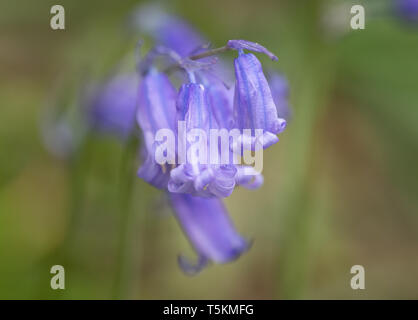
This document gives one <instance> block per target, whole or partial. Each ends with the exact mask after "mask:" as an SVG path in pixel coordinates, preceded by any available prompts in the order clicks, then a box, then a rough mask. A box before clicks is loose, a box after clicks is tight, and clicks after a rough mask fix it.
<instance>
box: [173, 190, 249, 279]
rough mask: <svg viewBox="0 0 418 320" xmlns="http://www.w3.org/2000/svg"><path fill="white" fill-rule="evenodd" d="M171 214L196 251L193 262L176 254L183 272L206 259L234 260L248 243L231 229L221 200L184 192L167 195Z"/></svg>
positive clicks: (200, 265) (196, 267)
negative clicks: (171, 210) (195, 257)
mask: <svg viewBox="0 0 418 320" xmlns="http://www.w3.org/2000/svg"><path fill="white" fill-rule="evenodd" d="M169 197H170V200H171V205H172V207H173V209H174V213H175V216H176V218H177V220H178V222H179V224H180V226H181V228H182V229H183V231H184V232H185V233H186V235H187V237H188V238H189V241H190V242H191V244H192V246H193V248H194V249H195V250H196V252H197V254H198V261H197V263H196V264H191V263H190V262H189V261H188V260H187V259H186V258H184V257H183V256H180V257H179V264H180V267H181V268H182V269H183V271H184V272H186V273H189V274H195V273H197V272H199V271H200V270H201V269H202V268H204V267H205V266H206V265H207V264H208V263H209V262H211V261H213V262H216V263H226V262H230V261H232V260H234V259H237V258H238V257H239V256H240V255H241V254H242V253H243V252H245V251H247V250H248V248H249V242H248V241H247V240H245V239H244V238H243V237H241V236H240V235H239V234H238V233H237V231H236V230H235V228H234V226H233V224H232V221H231V220H230V219H229V216H228V213H227V211H226V209H225V207H224V205H223V204H222V201H221V200H219V199H216V198H211V199H205V198H201V197H194V196H192V195H188V194H175V193H170V194H169Z"/></svg>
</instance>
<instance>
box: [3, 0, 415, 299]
mask: <svg viewBox="0 0 418 320" xmlns="http://www.w3.org/2000/svg"><path fill="white" fill-rule="evenodd" d="M335 3H336V2H335V1H325V0H324V1H316V0H315V1H314V0H309V1H308V0H305V1H290V0H288V1H235V0H234V1H218V0H216V1H207V2H199V3H197V2H195V1H191V0H190V1H178V2H175V3H172V4H171V8H172V10H173V13H176V14H179V15H181V16H182V17H184V18H185V19H187V20H189V21H190V22H191V23H192V24H194V25H195V26H196V27H197V28H198V29H199V30H200V31H201V32H202V33H203V34H205V35H206V36H207V38H208V39H211V40H212V42H213V43H214V44H215V45H218V44H219V45H222V44H224V43H225V41H226V40H227V39H234V38H235V39H236V38H244V39H249V40H254V41H257V42H259V43H261V44H265V45H266V46H267V47H268V48H269V49H271V50H272V51H273V52H275V53H276V54H277V55H278V56H279V62H278V63H277V64H273V63H272V62H270V61H268V60H267V59H266V58H264V57H262V58H261V59H262V62H263V64H264V65H265V66H267V67H271V68H277V69H278V70H280V71H282V72H284V74H285V75H286V76H287V77H288V79H289V81H290V88H291V97H290V99H291V105H292V106H293V111H294V117H293V120H292V121H291V123H290V125H289V126H288V129H287V130H286V132H285V133H284V134H283V135H281V141H280V142H279V143H278V145H276V146H275V147H274V148H271V149H269V150H267V151H266V152H265V154H264V160H265V162H264V174H265V185H264V186H263V188H262V189H260V190H257V191H248V190H242V189H239V190H236V191H235V192H234V194H233V195H232V196H231V197H230V198H228V199H227V200H226V204H227V207H228V209H229V210H230V212H231V215H232V218H233V220H234V221H235V222H236V226H237V228H238V230H240V232H241V233H242V234H244V235H245V236H247V237H249V238H252V239H254V240H255V242H254V245H253V247H252V249H251V250H250V251H249V252H248V253H247V254H245V255H243V256H242V257H241V258H240V259H239V260H238V261H236V262H234V263H231V264H228V265H224V266H212V267H210V268H208V269H207V270H204V271H203V272H202V274H200V275H199V276H197V277H192V278H190V277H187V276H185V275H183V274H182V273H181V271H180V270H179V268H178V267H177V265H176V256H177V254H178V253H180V252H182V253H183V252H184V253H186V254H188V255H192V254H193V251H192V250H191V248H190V246H189V244H188V243H187V240H186V239H185V237H184V235H183V234H182V232H181V230H180V228H179V227H178V225H177V224H176V222H175V220H174V219H173V217H172V216H171V213H170V209H169V208H168V207H167V206H166V201H165V199H164V195H163V194H162V193H160V192H158V191H157V190H155V189H153V188H152V187H150V186H148V185H146V184H145V183H144V182H142V181H141V180H139V179H137V178H136V177H135V172H136V167H137V166H138V165H139V164H138V163H132V153H131V151H129V150H130V149H129V148H130V147H129V144H127V145H123V146H121V145H120V144H119V143H118V142H117V141H115V140H112V139H103V138H101V137H97V136H89V137H88V139H87V140H86V141H85V142H84V144H83V146H82V147H81V148H80V149H79V151H78V152H77V153H76V154H75V155H74V156H73V157H72V159H67V160H64V159H57V158H55V157H53V156H52V155H50V154H48V152H47V151H46V150H45V149H44V147H43V146H42V142H41V139H40V133H39V132H40V118H41V116H42V112H43V110H44V108H45V105H46V104H47V103H48V102H49V101H50V99H56V98H57V96H59V97H60V99H59V101H60V103H59V105H57V108H61V107H65V106H67V105H69V104H71V103H75V102H74V101H76V100H77V99H76V98H74V97H75V96H76V95H77V92H78V90H79V89H80V88H79V87H80V86H81V85H82V83H83V81H84V80H85V78H86V77H87V78H96V77H97V78H100V77H103V76H104V75H106V74H108V73H109V72H110V71H111V70H112V68H115V65H116V64H117V63H118V62H119V61H120V60H121V59H128V60H129V61H131V60H132V63H133V62H134V61H133V51H134V48H135V43H136V40H137V35H136V34H133V33H130V32H127V30H126V24H125V21H126V17H127V15H128V13H129V12H130V11H131V10H132V9H133V8H134V7H135V6H136V4H137V2H136V1H124V2H117V3H116V2H114V1H98V0H94V1H89V2H83V1H72V2H65V3H64V7H65V9H66V30H65V31H52V30H51V29H50V27H49V19H50V13H49V10H50V7H51V6H52V5H53V4H55V2H53V1H46V0H42V1H36V2H35V1H29V0H19V1H10V0H6V1H2V2H1V3H0V26H1V28H0V48H1V50H0V75H1V76H0V103H1V109H0V111H1V112H0V150H1V151H0V152H1V156H0V261H1V263H0V298H29V299H45V298H54V299H66V298H73V299H85V298H86V299H87V298H90V299H101V298H131V299H143V298H145V299H153V298H160V299H167V298H168V299H187V298H193V299H195V298H202V299H205V298H213V299H227V298H229V299H236V298H237V299H238V298H243V299H263V298H308V299H309V298H319V299H322V298H348V299H353V298H417V297H418V285H417V284H418V274H417V270H418V254H417V252H418V232H417V230H418V229H417V227H418V217H417V213H418V201H417V193H418V183H417V180H418V179H417V177H418V165H417V163H418V162H417V159H418V78H417V77H418V60H417V57H418V41H417V40H418V26H416V27H415V28H414V27H413V26H407V25H404V24H402V23H401V22H400V21H398V20H396V19H395V18H394V17H392V16H390V15H387V14H382V15H381V16H379V15H376V14H375V15H373V17H372V18H370V19H369V18H368V16H367V7H366V29H365V30H359V31H350V30H349V31H348V33H346V34H341V35H339V36H335V35H333V36H329V34H330V33H329V32H328V31H329V29H330V28H334V27H335V26H333V25H332V24H330V22H329V21H327V20H326V19H324V17H323V13H324V11H325V9H326V8H327V7H328V6H330V5H332V4H335ZM228 55H229V54H228ZM228 55H227V56H228ZM126 57H128V58H126ZM228 57H229V58H232V57H233V54H230V55H229V56H228ZM129 173H132V175H130V174H129ZM130 177H133V178H132V181H131V180H130V179H131V178H130ZM128 187H129V188H128ZM126 188H128V189H126ZM129 190H130V191H129ZM125 191H126V192H125ZM128 193H129V194H130V196H129V195H127V196H126V198H124V195H126V194H128ZM123 208H125V209H123ZM124 210H125V211H127V212H128V215H124V214H125V213H124ZM121 243H124V244H125V245H126V246H121V245H120V244H121ZM54 264H62V265H64V267H65V268H66V289H65V290H64V291H59V290H58V291H53V290H51V289H50V286H49V280H50V277H51V275H50V273H49V270H50V267H51V266H52V265H54ZM355 264H361V265H363V266H364V267H365V269H366V290H364V291H354V290H352V289H351V288H350V286H349V283H350V282H349V281H350V278H351V276H352V275H351V274H350V268H351V266H352V265H355Z"/></svg>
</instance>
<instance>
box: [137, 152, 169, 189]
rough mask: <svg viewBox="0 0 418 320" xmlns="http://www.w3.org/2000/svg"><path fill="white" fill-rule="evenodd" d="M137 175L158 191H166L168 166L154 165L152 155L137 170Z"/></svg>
mask: <svg viewBox="0 0 418 320" xmlns="http://www.w3.org/2000/svg"><path fill="white" fill-rule="evenodd" d="M137 175H138V177H139V178H141V179H143V180H144V181H146V182H147V183H149V184H151V185H152V186H154V187H156V188H158V189H166V188H167V184H168V180H169V178H170V166H169V165H168V164H165V165H160V164H158V163H156V162H155V160H154V154H149V155H148V156H147V157H146V160H145V162H144V163H143V164H142V166H141V167H140V168H139V170H138V173H137Z"/></svg>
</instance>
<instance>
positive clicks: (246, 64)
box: [228, 40, 286, 149]
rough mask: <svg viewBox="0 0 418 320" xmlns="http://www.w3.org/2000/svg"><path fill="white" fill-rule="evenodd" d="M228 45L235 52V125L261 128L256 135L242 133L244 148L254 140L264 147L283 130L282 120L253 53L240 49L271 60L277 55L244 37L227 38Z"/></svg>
mask: <svg viewBox="0 0 418 320" xmlns="http://www.w3.org/2000/svg"><path fill="white" fill-rule="evenodd" d="M228 46H229V47H231V48H233V49H237V50H238V52H239V55H238V57H237V58H236V59H235V62H234V65H235V79H236V82H235V97H234V116H235V119H236V123H235V126H236V127H237V128H238V129H240V130H244V129H251V130H257V129H258V130H263V134H262V136H260V137H256V136H254V135H252V136H244V135H243V138H242V139H243V141H242V143H243V145H244V148H246V147H249V148H251V149H254V148H255V144H256V142H257V140H259V143H260V145H261V146H262V147H263V148H267V147H269V146H271V145H273V144H275V143H276V142H278V140H279V139H278V138H277V136H276V135H277V134H278V133H280V132H282V131H283V130H284V128H285V127H286V120H285V119H283V118H279V117H278V115H277V108H276V105H275V104H274V101H273V96H272V94H271V90H270V87H269V84H268V82H267V79H266V77H265V76H264V73H263V69H262V66H261V63H260V61H259V60H258V59H257V58H256V56H255V55H254V54H252V53H244V49H248V50H252V51H256V52H262V53H265V54H267V55H268V56H269V57H270V58H271V59H272V60H277V57H276V56H275V55H274V54H272V53H271V52H270V51H268V50H267V49H266V48H264V47H262V46H261V45H259V44H256V43H252V42H248V41H244V40H230V41H228Z"/></svg>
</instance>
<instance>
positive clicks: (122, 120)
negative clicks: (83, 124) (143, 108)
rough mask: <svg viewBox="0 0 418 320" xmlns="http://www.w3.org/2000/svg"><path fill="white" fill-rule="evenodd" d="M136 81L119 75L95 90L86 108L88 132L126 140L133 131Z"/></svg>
mask: <svg viewBox="0 0 418 320" xmlns="http://www.w3.org/2000/svg"><path fill="white" fill-rule="evenodd" d="M137 88H138V79H137V76H136V75H135V74H121V75H117V76H115V77H113V78H111V79H110V80H108V81H107V82H106V83H105V84H104V85H102V86H100V87H99V88H97V89H96V90H94V92H93V94H92V98H91V99H90V103H89V104H88V106H87V114H88V116H87V118H88V123H89V125H90V127H91V128H93V129H94V130H97V131H99V132H103V133H109V134H112V135H116V136H118V137H120V138H122V139H126V138H127V137H128V136H129V135H130V134H132V132H133V130H134V129H135V126H136V122H135V112H136V102H137V94H138V93H137Z"/></svg>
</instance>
